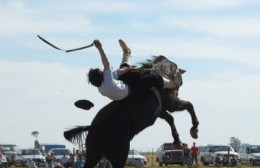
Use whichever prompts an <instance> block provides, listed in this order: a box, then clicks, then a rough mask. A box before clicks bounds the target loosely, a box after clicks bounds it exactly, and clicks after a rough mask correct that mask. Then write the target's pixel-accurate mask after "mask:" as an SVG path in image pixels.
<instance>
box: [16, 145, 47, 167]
mask: <svg viewBox="0 0 260 168" xmlns="http://www.w3.org/2000/svg"><path fill="white" fill-rule="evenodd" d="M18 153H19V155H20V156H21V158H22V163H23V165H24V164H25V165H26V163H27V162H29V161H32V160H33V161H34V162H35V163H36V165H37V166H42V167H44V166H45V164H46V159H45V157H44V156H43V155H42V153H41V152H40V150H39V149H21V150H20V151H19V152H18Z"/></svg>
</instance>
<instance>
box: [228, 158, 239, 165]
mask: <svg viewBox="0 0 260 168" xmlns="http://www.w3.org/2000/svg"><path fill="white" fill-rule="evenodd" d="M230 162H231V166H232V167H235V166H238V160H237V158H235V156H232V158H231V160H230Z"/></svg>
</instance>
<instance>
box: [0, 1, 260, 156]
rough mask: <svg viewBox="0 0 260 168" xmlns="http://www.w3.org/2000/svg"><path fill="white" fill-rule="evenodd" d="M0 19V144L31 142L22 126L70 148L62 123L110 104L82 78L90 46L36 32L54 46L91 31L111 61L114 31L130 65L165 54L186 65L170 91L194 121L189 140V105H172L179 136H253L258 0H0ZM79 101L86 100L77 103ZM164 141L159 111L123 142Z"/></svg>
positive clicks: (259, 52) (259, 51) (91, 62)
mask: <svg viewBox="0 0 260 168" xmlns="http://www.w3.org/2000/svg"><path fill="white" fill-rule="evenodd" d="M0 20H1V26H0V39H1V40H0V49H1V50H0V79H1V82H0V104H1V109H0V116H1V127H0V132H1V134H0V143H13V144H17V145H18V146H19V147H20V148H27V147H33V144H34V143H33V142H34V140H35V138H34V137H33V136H31V132H32V131H38V132H39V136H38V140H39V142H40V143H58V144H65V145H66V146H67V147H68V148H71V149H72V148H73V147H77V146H74V145H73V144H71V143H69V142H68V141H66V140H65V139H64V137H63V131H65V130H67V129H69V128H72V127H74V126H77V125H90V123H91V121H92V120H93V118H94V117H95V115H96V114H97V112H98V110H99V109H100V108H102V107H103V106H105V105H106V104H107V103H109V102H110V100H109V99H108V98H105V97H103V96H102V95H100V94H99V92H98V91H97V89H96V88H95V87H94V86H91V85H90V84H88V82H87V78H86V73H87V72H88V70H89V69H90V68H96V67H102V64H101V60H100V57H99V54H98V52H97V50H96V48H94V47H92V48H88V49H85V50H80V51H75V52H71V53H65V52H63V51H59V50H55V49H54V48H52V47H50V46H48V45H46V44H45V43H43V42H42V41H40V40H39V39H38V38H37V35H41V36H42V37H44V38H46V39H47V40H49V41H51V42H52V43H54V44H55V45H57V46H59V47H60V48H63V49H72V48H77V47H81V46H85V45H88V44H90V43H92V42H93V40H94V39H99V40H100V41H101V43H102V45H103V48H104V50H105V52H106V54H107V55H108V58H109V60H110V63H111V64H112V66H113V67H114V68H117V67H118V66H119V64H120V62H121V58H122V51H121V49H120V47H119V44H118V39H123V40H124V41H125V42H126V43H127V45H128V46H129V47H130V48H131V50H132V57H131V63H132V64H136V65H138V63H140V62H142V61H145V60H146V59H149V58H151V56H152V55H164V56H166V57H167V58H168V59H170V60H171V61H173V62H175V63H176V64H177V65H178V66H179V67H180V68H182V69H185V70H186V73H184V74H183V82H184V83H183V85H182V87H181V88H180V90H179V97H180V98H181V99H183V100H187V101H190V102H191V103H192V104H193V105H194V108H195V112H196V114H197V117H198V119H199V121H200V125H199V138H198V139H196V140H194V139H192V138H191V136H190V134H189V130H190V128H191V126H192V124H191V118H190V115H189V113H188V112H187V111H186V110H185V111H182V112H175V113H172V116H173V117H174V119H175V125H176V128H177V130H178V132H179V134H180V139H181V141H182V142H185V143H188V144H190V145H192V143H193V142H196V143H197V145H207V144H228V143H229V142H230V137H237V138H239V140H241V142H242V143H252V144H259V143H260V142H259V140H260V135H259V134H258V131H259V127H260V122H259V119H260V113H259V110H260V99H259V95H260V89H259V85H260V47H259V46H260V1H257V0H196V1H192V0H183V1H178V0H165V1H156V0H143V1H138V0H125V1H119V0H99V1H84V0H78V1H75V2H74V1H73V2H72V1H70V0H63V1H51V0H45V1H34V0H26V1H23V0H12V1H10V0H1V2H0ZM79 99H88V100H91V101H92V102H93V103H94V104H95V106H94V107H93V108H92V109H91V110H89V111H84V110H81V109H78V108H76V107H75V106H74V105H73V103H74V102H75V101H77V100H79ZM172 141H173V139H172V137H171V133H170V128H169V126H168V125H167V123H166V122H165V121H163V120H162V119H159V118H158V119H157V120H156V122H155V124H154V125H153V126H151V127H148V128H147V129H145V130H144V131H142V132H141V133H139V134H138V135H137V136H136V137H135V138H134V139H133V140H132V141H131V148H134V149H138V150H143V151H151V150H152V151H154V150H156V149H157V148H158V147H159V146H160V145H161V144H162V143H164V142H172Z"/></svg>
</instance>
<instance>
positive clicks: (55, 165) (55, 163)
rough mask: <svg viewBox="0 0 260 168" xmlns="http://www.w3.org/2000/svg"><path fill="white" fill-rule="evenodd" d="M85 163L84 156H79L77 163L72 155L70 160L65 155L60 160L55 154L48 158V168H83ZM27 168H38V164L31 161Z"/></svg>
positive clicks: (49, 155) (28, 162)
mask: <svg viewBox="0 0 260 168" xmlns="http://www.w3.org/2000/svg"><path fill="white" fill-rule="evenodd" d="M84 163H85V160H84V157H83V156H82V155H78V156H77V158H76V161H75V158H74V155H70V158H68V157H67V156H66V154H65V153H64V155H63V157H61V158H60V159H59V160H57V158H56V157H55V153H54V152H52V153H50V154H48V155H47V157H46V166H45V167H46V168H69V167H74V168H83V166H84ZM26 166H27V168H38V167H37V165H36V163H35V162H34V161H33V160H32V159H29V160H28V161H27V163H26Z"/></svg>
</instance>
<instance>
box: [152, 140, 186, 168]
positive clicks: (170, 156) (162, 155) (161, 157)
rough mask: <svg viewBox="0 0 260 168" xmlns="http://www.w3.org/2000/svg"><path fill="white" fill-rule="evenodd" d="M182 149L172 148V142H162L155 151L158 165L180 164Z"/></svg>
mask: <svg viewBox="0 0 260 168" xmlns="http://www.w3.org/2000/svg"><path fill="white" fill-rule="evenodd" d="M182 155H183V150H182V149H174V145H173V143H163V144H162V145H161V146H160V147H159V148H158V149H157V151H156V161H157V162H159V166H163V164H165V166H168V165H169V164H182V162H183V161H182Z"/></svg>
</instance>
